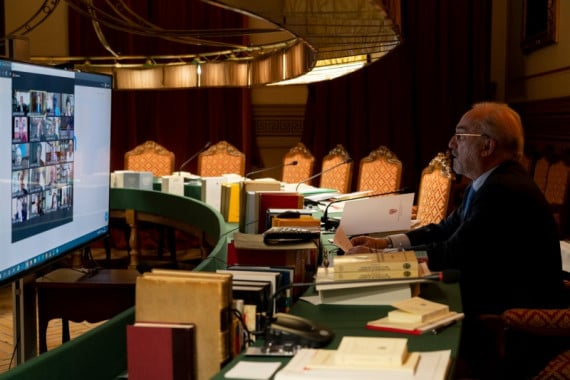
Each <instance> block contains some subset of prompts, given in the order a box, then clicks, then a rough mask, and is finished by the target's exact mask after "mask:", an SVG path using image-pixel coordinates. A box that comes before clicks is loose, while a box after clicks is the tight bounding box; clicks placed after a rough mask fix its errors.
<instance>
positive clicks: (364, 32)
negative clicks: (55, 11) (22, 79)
mask: <svg viewBox="0 0 570 380" xmlns="http://www.w3.org/2000/svg"><path fill="white" fill-rule="evenodd" d="M46 1H47V0H46ZM51 1H54V0H51ZM202 1H204V2H206V3H208V4H211V5H215V6H218V7H223V8H226V9H231V10H234V11H237V12H240V13H242V14H245V15H248V16H250V17H252V18H255V19H256V20H257V19H259V18H261V19H263V20H264V22H265V23H266V24H267V27H266V29H267V31H268V34H271V35H272V36H276V35H277V36H278V38H277V39H273V40H270V41H261V42H256V41H257V39H258V35H259V34H257V33H255V34H254V33H252V35H251V36H250V37H249V39H250V41H252V42H253V43H252V44H250V45H248V46H239V45H231V46H226V45H223V44H221V43H220V42H217V41H206V42H205V41H204V40H203V39H201V40H200V43H206V44H207V43H208V42H211V44H212V46H216V45H218V46H220V47H224V48H225V47H229V49H225V50H221V51H215V52H208V53H203V52H202V53H200V54H186V55H168V56H158V55H155V56H144V57H142V56H121V55H120V54H117V53H115V52H114V50H113V49H112V47H111V46H109V44H108V42H107V40H106V39H105V37H104V35H103V34H102V31H101V28H100V27H99V21H98V20H99V18H98V17H96V12H97V9H96V8H95V7H94V6H93V3H92V1H91V0H67V3H68V4H69V6H70V7H74V8H76V9H79V8H80V7H85V9H84V10H83V12H84V13H85V14H86V15H90V16H91V17H93V24H94V27H95V28H96V31H97V36H98V38H99V39H100V41H101V43H102V44H103V45H104V47H105V48H106V50H107V51H109V52H112V53H113V54H112V55H111V56H109V57H89V58H88V62H87V58H85V57H31V59H30V60H31V61H32V62H36V63H43V64H54V63H55V64H57V63H58V62H59V63H63V62H72V63H73V65H74V68H76V69H78V70H83V71H95V72H103V73H107V74H111V75H113V76H114V78H115V80H114V85H115V88H116V89H168V88H192V87H254V86H266V85H288V84H301V83H311V82H316V81H323V80H330V79H334V78H337V77H339V76H342V75H346V74H347V73H350V72H353V71H355V70H359V69H361V68H362V67H364V66H366V65H368V64H371V63H373V62H375V61H377V60H378V59H380V58H381V57H382V56H384V55H385V54H387V53H388V52H389V51H390V50H392V49H393V48H394V47H395V46H397V45H398V44H399V43H400V37H399V34H398V31H397V29H398V28H397V26H396V24H395V23H394V22H393V21H392V18H391V17H390V15H389V13H388V11H387V9H390V10H393V9H397V8H398V7H399V0H328V1H320V0H282V1H279V2H275V1H261V2H260V1H256V2H253V1H250V0H202ZM386 4H389V6H388V5H386ZM123 7H125V5H124V3H123ZM128 14H129V15H130V14H134V12H132V10H129V12H128ZM122 16H126V15H122ZM140 19H141V17H140V16H138V15H137V20H138V21H140ZM139 24H142V26H140V25H139ZM106 26H108V27H109V25H106ZM136 26H137V27H140V28H143V29H141V30H139V31H138V32H139V33H143V32H144V28H145V27H147V28H151V29H152V30H151V31H152V34H153V36H155V35H156V34H157V33H158V35H159V36H160V33H163V34H165V38H172V36H169V35H168V32H169V31H168V30H167V29H156V27H154V26H152V25H151V24H150V23H149V22H146V23H145V22H139V23H137V24H136ZM256 30H258V29H256ZM276 31H279V32H280V33H275V32H276ZM185 38H186V39H188V40H194V39H196V38H197V37H195V34H193V33H191V31H188V36H185Z"/></svg>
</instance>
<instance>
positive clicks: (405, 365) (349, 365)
mask: <svg viewBox="0 0 570 380" xmlns="http://www.w3.org/2000/svg"><path fill="white" fill-rule="evenodd" d="M339 356H341V355H340V353H339V352H338V351H337V350H327V349H321V350H317V352H315V355H314V356H313V357H312V358H311V360H310V361H309V362H308V363H307V368H308V369H310V370H318V369H321V370H345V371H371V370H372V371H387V370H390V372H391V373H393V374H396V373H397V374H398V375H400V376H410V377H411V376H414V373H415V371H416V368H417V366H418V364H419V361H420V354H419V353H418V352H412V353H410V354H409V355H406V358H405V360H404V361H403V362H402V364H400V365H387V364H382V361H374V360H372V361H367V362H366V364H365V365H363V364H362V363H361V361H357V362H351V361H343V360H340V359H339ZM382 375H384V376H385V377H386V378H388V377H389V376H388V374H387V373H384V372H382ZM379 378H380V377H379ZM397 378H399V377H397Z"/></svg>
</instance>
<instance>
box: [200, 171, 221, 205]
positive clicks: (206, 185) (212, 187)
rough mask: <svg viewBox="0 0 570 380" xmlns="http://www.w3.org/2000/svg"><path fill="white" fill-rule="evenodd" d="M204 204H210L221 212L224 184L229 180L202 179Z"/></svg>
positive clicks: (219, 178) (219, 177) (218, 178)
mask: <svg viewBox="0 0 570 380" xmlns="http://www.w3.org/2000/svg"><path fill="white" fill-rule="evenodd" d="M201 181H202V192H201V196H202V202H204V203H207V204H209V205H210V206H212V207H213V208H215V209H216V210H218V211H220V206H221V204H220V201H221V199H222V183H225V182H227V178H226V177H223V176H218V177H202V178H201Z"/></svg>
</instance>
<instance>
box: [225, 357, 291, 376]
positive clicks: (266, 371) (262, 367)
mask: <svg viewBox="0 0 570 380" xmlns="http://www.w3.org/2000/svg"><path fill="white" fill-rule="evenodd" d="M280 365H281V362H250V361H246V360H241V361H239V362H238V363H237V364H236V365H235V366H233V368H232V369H230V370H229V371H228V372H226V374H225V375H224V377H225V378H226V379H255V380H257V379H261V380H263V379H269V378H270V377H271V376H273V373H274V372H275V371H277V368H279V366H280Z"/></svg>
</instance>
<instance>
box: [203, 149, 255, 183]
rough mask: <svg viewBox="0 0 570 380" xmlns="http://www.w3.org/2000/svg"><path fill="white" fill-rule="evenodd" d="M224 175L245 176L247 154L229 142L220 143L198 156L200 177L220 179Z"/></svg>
mask: <svg viewBox="0 0 570 380" xmlns="http://www.w3.org/2000/svg"><path fill="white" fill-rule="evenodd" d="M222 174H239V175H241V176H244V175H245V154H243V153H242V152H240V151H239V150H238V149H237V148H236V147H234V146H233V145H231V144H230V143H228V142H227V141H220V142H218V143H216V144H214V145H212V146H210V147H209V148H208V149H206V150H205V151H203V152H202V153H200V154H199V155H198V175H199V176H201V177H218V176H221V175H222Z"/></svg>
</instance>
